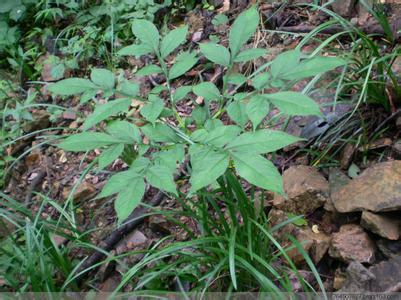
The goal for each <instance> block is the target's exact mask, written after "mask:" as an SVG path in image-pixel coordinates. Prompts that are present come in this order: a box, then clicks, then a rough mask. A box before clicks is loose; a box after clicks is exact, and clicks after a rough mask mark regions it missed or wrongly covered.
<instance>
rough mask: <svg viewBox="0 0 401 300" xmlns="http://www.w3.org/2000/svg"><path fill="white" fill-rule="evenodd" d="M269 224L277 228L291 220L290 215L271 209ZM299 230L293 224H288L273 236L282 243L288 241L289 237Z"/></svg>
mask: <svg viewBox="0 0 401 300" xmlns="http://www.w3.org/2000/svg"><path fill="white" fill-rule="evenodd" d="M268 218H269V223H270V226H272V227H273V226H275V225H278V224H281V223H283V222H285V221H287V220H288V219H289V217H288V213H286V212H284V211H282V210H279V209H274V208H273V209H271V210H270V212H269V214H268ZM296 230H297V226H295V225H294V224H293V223H288V224H286V225H284V226H283V227H281V228H280V229H278V230H276V231H274V232H273V236H274V237H275V238H276V239H277V240H278V241H279V242H282V241H284V240H287V236H288V235H294V233H295V232H296Z"/></svg>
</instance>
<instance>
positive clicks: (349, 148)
mask: <svg viewBox="0 0 401 300" xmlns="http://www.w3.org/2000/svg"><path fill="white" fill-rule="evenodd" d="M354 153H355V145H354V144H351V143H348V144H346V145H345V147H344V149H343V150H342V151H341V158H340V167H341V169H343V170H345V169H348V167H349V166H350V164H351V162H352V157H353V156H354Z"/></svg>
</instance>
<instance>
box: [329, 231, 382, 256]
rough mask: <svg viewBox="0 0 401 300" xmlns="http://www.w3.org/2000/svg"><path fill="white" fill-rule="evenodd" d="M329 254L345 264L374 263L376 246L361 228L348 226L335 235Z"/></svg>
mask: <svg viewBox="0 0 401 300" xmlns="http://www.w3.org/2000/svg"><path fill="white" fill-rule="evenodd" d="M329 254H330V256H331V257H333V258H338V259H340V260H342V261H344V262H351V261H358V262H360V263H373V261H374V260H375V245H374V243H373V241H372V240H371V239H370V238H369V236H368V235H367V233H366V232H365V231H364V230H363V228H362V227H361V226H359V225H356V224H346V225H343V226H341V227H340V231H339V232H337V233H335V234H333V239H332V241H331V246H330V248H329Z"/></svg>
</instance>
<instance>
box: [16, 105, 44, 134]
mask: <svg viewBox="0 0 401 300" xmlns="http://www.w3.org/2000/svg"><path fill="white" fill-rule="evenodd" d="M49 125H50V114H49V113H48V112H47V111H45V110H38V111H36V112H34V113H32V121H29V122H26V123H25V124H24V125H23V126H22V129H23V130H24V132H27V133H29V132H34V131H37V130H41V129H45V128H47V127H49Z"/></svg>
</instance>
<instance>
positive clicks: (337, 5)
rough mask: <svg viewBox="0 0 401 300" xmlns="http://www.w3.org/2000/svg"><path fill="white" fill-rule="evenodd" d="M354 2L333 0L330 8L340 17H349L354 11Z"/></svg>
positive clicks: (351, 0)
mask: <svg viewBox="0 0 401 300" xmlns="http://www.w3.org/2000/svg"><path fill="white" fill-rule="evenodd" d="M355 2H356V0H335V1H334V2H333V3H332V4H331V8H332V9H333V11H334V12H335V13H337V14H339V15H340V16H342V17H350V16H351V15H352V13H353V12H354V9H355Z"/></svg>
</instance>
